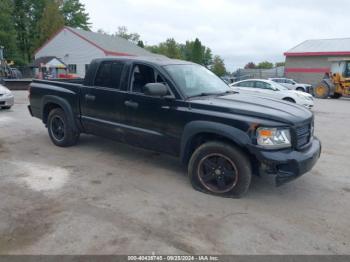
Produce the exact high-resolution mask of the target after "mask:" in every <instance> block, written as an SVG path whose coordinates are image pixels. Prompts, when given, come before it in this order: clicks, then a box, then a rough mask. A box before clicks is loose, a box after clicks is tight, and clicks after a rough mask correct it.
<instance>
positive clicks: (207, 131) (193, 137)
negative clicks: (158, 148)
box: [180, 121, 251, 165]
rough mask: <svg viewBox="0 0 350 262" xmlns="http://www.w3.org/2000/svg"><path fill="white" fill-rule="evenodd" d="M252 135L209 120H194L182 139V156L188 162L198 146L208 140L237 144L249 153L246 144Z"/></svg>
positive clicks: (184, 162) (183, 161)
mask: <svg viewBox="0 0 350 262" xmlns="http://www.w3.org/2000/svg"><path fill="white" fill-rule="evenodd" d="M250 140H251V139H250V137H249V136H248V135H247V134H246V133H245V132H243V131H242V130H239V129H237V128H235V127H232V126H228V125H225V124H222V123H215V122H209V121H194V122H191V123H189V124H187V125H186V126H185V129H184V133H183V135H182V139H181V152H180V158H181V162H182V163H183V164H185V165H186V164H187V163H188V162H189V159H190V158H191V155H192V154H193V152H194V151H195V149H196V148H198V146H200V145H201V144H203V143H205V142H207V141H224V142H228V143H230V144H233V145H234V146H237V147H238V148H240V149H241V150H242V151H244V152H245V153H247V154H248V155H249V152H248V150H247V149H246V145H247V144H249V143H250Z"/></svg>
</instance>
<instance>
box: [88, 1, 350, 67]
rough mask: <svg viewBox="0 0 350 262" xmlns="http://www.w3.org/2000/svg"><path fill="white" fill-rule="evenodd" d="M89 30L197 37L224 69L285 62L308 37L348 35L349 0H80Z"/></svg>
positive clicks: (151, 40) (149, 38) (150, 39)
mask: <svg viewBox="0 0 350 262" xmlns="http://www.w3.org/2000/svg"><path fill="white" fill-rule="evenodd" d="M82 3H84V4H85V6H86V10H87V11H88V12H89V14H90V18H91V22H92V29H93V31H97V30H98V29H103V30H104V31H106V32H109V33H114V32H116V31H117V28H118V26H122V25H124V26H126V27H127V28H128V29H129V31H130V32H137V33H139V34H140V35H141V38H142V40H143V41H144V42H145V43H146V44H148V45H152V44H157V43H159V42H162V41H165V40H166V39H167V38H170V37H174V38H175V40H177V41H178V42H185V41H186V40H194V39H195V38H196V37H198V38H199V39H200V40H201V41H202V43H203V44H204V45H206V46H208V47H210V48H211V49H212V51H213V53H214V54H218V55H220V56H222V57H223V58H224V60H225V63H226V65H227V67H228V69H229V70H234V69H237V68H238V67H243V66H244V65H245V64H246V63H248V62H249V61H253V62H260V61H263V60H269V61H273V62H279V61H284V56H283V53H284V52H285V51H287V50H288V49H290V48H292V47H294V46H295V45H297V44H299V43H300V42H303V41H305V40H307V39H318V38H337V37H350V33H349V26H350V18H349V14H348V10H349V7H350V1H348V0H332V1H329V0H327V1H325V0H317V1H313V0H293V1H288V0H285V1H277V0H177V1H175V0H117V1H114V0H113V1H112V0H82Z"/></svg>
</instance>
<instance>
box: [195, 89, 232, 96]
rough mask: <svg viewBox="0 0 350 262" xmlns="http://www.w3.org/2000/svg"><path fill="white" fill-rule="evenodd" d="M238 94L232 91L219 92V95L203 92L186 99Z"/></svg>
mask: <svg viewBox="0 0 350 262" xmlns="http://www.w3.org/2000/svg"><path fill="white" fill-rule="evenodd" d="M237 93H238V92H236V91H233V90H228V91H225V92H221V93H209V92H203V93H200V94H197V95H193V96H189V97H188V98H194V97H203V96H225V95H228V94H237Z"/></svg>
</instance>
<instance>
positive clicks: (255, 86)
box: [230, 79, 314, 109]
mask: <svg viewBox="0 0 350 262" xmlns="http://www.w3.org/2000/svg"><path fill="white" fill-rule="evenodd" d="M230 86H231V87H233V88H234V89H235V90H236V91H239V92H242V93H246V94H249V95H259V96H267V97H270V98H274V99H280V100H284V101H288V102H292V103H296V104H298V105H302V106H305V107H306V108H308V109H311V108H313V106H314V99H313V97H312V95H310V94H307V93H304V92H300V91H295V90H289V89H288V88H286V87H284V86H282V85H280V84H277V83H276V82H273V81H271V80H263V79H249V80H243V81H239V82H236V83H233V84H231V85H230Z"/></svg>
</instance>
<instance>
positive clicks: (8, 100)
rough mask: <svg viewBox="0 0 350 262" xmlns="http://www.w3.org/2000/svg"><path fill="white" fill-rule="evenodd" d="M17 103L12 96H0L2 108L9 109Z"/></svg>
mask: <svg viewBox="0 0 350 262" xmlns="http://www.w3.org/2000/svg"><path fill="white" fill-rule="evenodd" d="M14 103H15V97H14V96H13V95H11V96H4V95H2V96H0V107H8V106H13V105H14Z"/></svg>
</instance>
